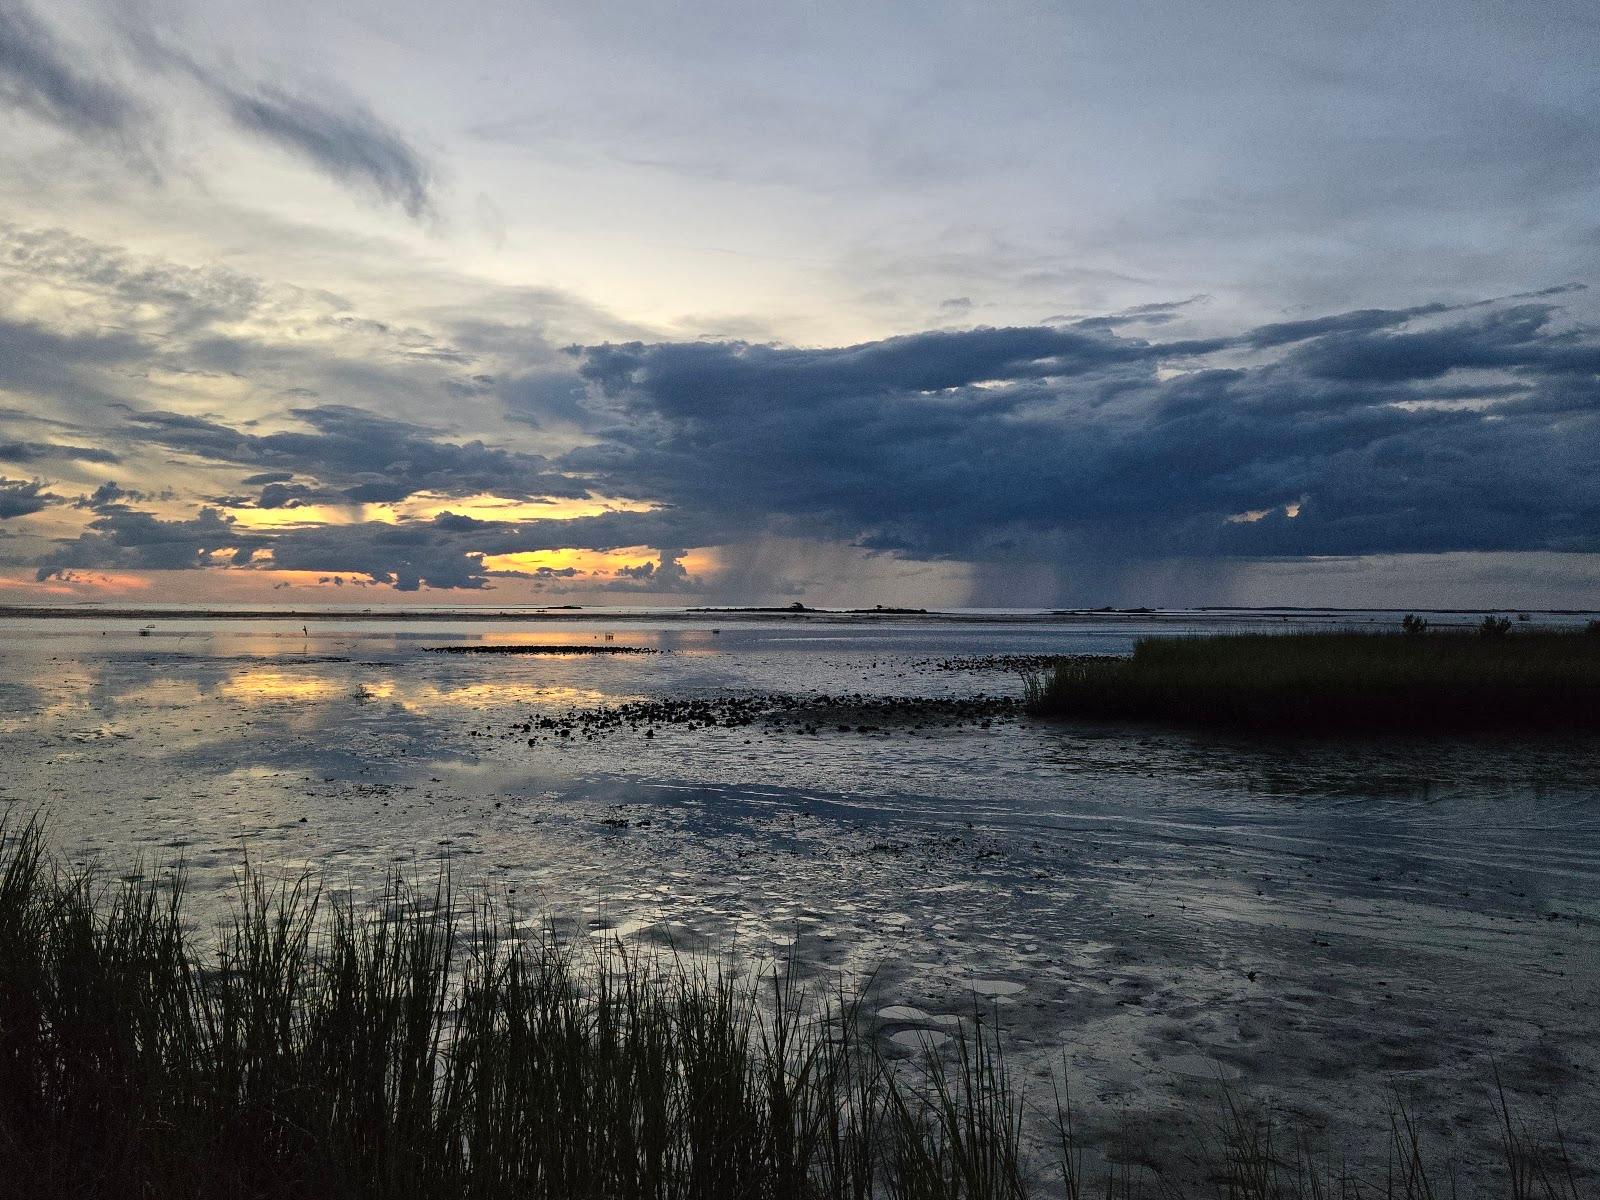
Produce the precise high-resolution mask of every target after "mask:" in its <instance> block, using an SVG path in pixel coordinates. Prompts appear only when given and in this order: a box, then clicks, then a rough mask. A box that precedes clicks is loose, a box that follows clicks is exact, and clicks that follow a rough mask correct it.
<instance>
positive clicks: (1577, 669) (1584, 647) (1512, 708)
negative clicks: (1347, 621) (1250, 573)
mask: <svg viewBox="0 0 1600 1200" xmlns="http://www.w3.org/2000/svg"><path fill="white" fill-rule="evenodd" d="M1419 630H1420V626H1419ZM1027 706H1028V710H1029V711H1030V712H1031V713H1033V714H1034V715H1036V716H1061V717H1087V718H1095V719H1132V720H1161V721H1177V722H1185V723H1203V724H1209V725H1233V726H1240V727H1253V728H1262V729H1281V730H1292V731H1300V732H1318V731H1323V730H1339V729H1356V730H1385V731H1388V730H1393V731H1405V730H1452V729H1458V730H1527V729H1568V730H1572V729H1600V631H1597V630H1595V629H1594V628H1592V627H1591V628H1590V629H1589V630H1575V631H1573V632H1570V633H1569V632H1546V631H1540V632H1527V633H1523V632H1517V633H1508V632H1506V629H1505V627H1504V625H1495V624H1492V623H1490V622H1486V623H1485V626H1484V627H1482V628H1481V629H1480V630H1478V631H1473V632H1443V633H1433V632H1420V631H1419V632H1415V633H1344V632H1329V633H1292V634H1223V635H1218V636H1208V637H1193V638H1145V639H1143V640H1142V641H1140V642H1139V643H1138V644H1137V645H1136V646H1135V647H1134V651H1133V655H1132V657H1130V658H1077V659H1069V660H1066V661H1063V662H1061V663H1058V664H1057V665H1056V666H1055V667H1053V668H1052V670H1051V671H1050V672H1049V673H1048V674H1045V675H1042V676H1038V677H1035V678H1034V679H1032V680H1030V681H1029V684H1028V693H1027Z"/></svg>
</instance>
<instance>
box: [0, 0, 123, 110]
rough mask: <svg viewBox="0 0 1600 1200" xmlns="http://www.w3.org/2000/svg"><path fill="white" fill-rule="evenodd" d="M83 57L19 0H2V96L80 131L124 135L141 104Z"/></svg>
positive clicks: (0, 50) (11, 102)
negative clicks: (87, 65) (86, 66)
mask: <svg viewBox="0 0 1600 1200" xmlns="http://www.w3.org/2000/svg"><path fill="white" fill-rule="evenodd" d="M83 61H84V56H83V55H82V54H75V53H72V52H69V50H68V49H67V47H65V46H64V45H63V44H62V43H61V41H60V40H59V39H58V38H57V37H56V36H55V34H54V33H52V32H51V30H50V29H49V28H48V27H47V26H46V25H45V24H44V23H43V22H41V21H40V20H39V19H38V18H37V17H35V16H34V15H33V13H32V12H30V11H29V10H28V9H27V8H26V7H24V6H23V5H22V4H20V3H18V2H17V0H0V99H3V100H4V101H5V102H6V103H8V104H10V105H12V106H14V107H16V108H20V109H22V110H23V111H25V112H28V113H30V114H32V115H33V116H35V117H37V118H39V119H41V120H44V121H47V122H49V123H51V124H53V125H56V126H58V127H59V128H61V129H64V130H66V131H67V132H69V133H72V134H75V135H77V136H79V137H84V138H93V139H104V138H117V139H126V138H128V137H129V136H130V135H132V134H133V133H134V132H135V131H136V130H137V129H138V128H139V127H140V126H142V125H143V124H144V122H145V120H146V115H145V112H144V110H143V108H142V106H141V105H140V104H138V103H137V102H136V101H135V100H133V99H132V98H131V97H130V96H129V95H127V94H126V93H125V92H124V91H123V90H122V89H121V88H120V87H118V86H117V85H115V84H113V83H111V82H109V81H108V80H107V79H106V78H105V77H104V76H103V75H99V76H97V75H95V74H93V73H91V72H89V71H86V70H84V69H82V68H81V67H80V66H79V65H78V64H80V63H82V62H83Z"/></svg>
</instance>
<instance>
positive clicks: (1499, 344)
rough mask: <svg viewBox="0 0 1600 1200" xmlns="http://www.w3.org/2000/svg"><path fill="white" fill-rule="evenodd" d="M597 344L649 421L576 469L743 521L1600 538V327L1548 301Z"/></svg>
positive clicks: (1476, 545)
mask: <svg viewBox="0 0 1600 1200" xmlns="http://www.w3.org/2000/svg"><path fill="white" fill-rule="evenodd" d="M1474 307H1476V306H1474ZM1276 347H1281V348H1283V349H1284V352H1283V353H1281V354H1280V355H1279V356H1278V357H1276V358H1270V359H1268V360H1266V361H1264V362H1255V363H1253V364H1252V363H1250V362H1248V361H1245V362H1244V363H1242V364H1241V365H1235V366H1227V367H1209V368H1207V367H1205V364H1204V359H1205V357H1206V356H1208V355H1209V356H1220V357H1223V358H1235V359H1237V355H1238V353H1239V352H1241V351H1249V350H1259V349H1262V348H1276ZM580 355H581V359H582V367H581V369H582V371H583V373H584V374H585V376H586V377H587V378H589V379H590V380H591V381H592V382H593V383H595V384H596V385H597V387H598V388H599V389H600V390H601V391H602V392H603V393H604V395H606V396H607V397H609V398H610V399H611V401H612V402H614V403H617V404H620V405H621V406H622V409H623V411H625V412H626V414H627V416H628V418H629V419H628V420H627V421H626V422H618V424H617V425H616V426H615V427H614V428H612V429H610V430H608V431H607V433H606V435H605V436H604V437H603V439H602V440H601V441H600V442H599V443H597V444H595V445H591V446H586V447H584V448H582V449H579V450H575V451H573V452H572V453H570V454H568V455H566V456H565V457H564V458H562V459H560V460H558V461H557V464H556V465H557V466H560V467H565V468H566V469H568V470H583V471H586V472H589V473H591V475H592V477H593V478H594V479H595V480H596V484H597V486H599V487H600V488H601V489H602V490H604V489H606V488H612V487H621V486H622V485H623V483H624V481H626V483H627V484H628V485H629V486H631V487H632V488H633V489H634V491H635V492H636V493H638V494H644V495H648V496H651V497H653V498H655V499H658V500H660V501H663V502H665V503H667V504H669V505H671V506H673V508H674V509H675V510H678V511H685V512H694V513H698V514H701V515H702V516H703V517H707V518H711V519H715V518H717V517H720V518H721V519H722V521H723V523H725V524H737V523H740V522H743V523H745V524H746V525H747V526H749V527H753V528H762V529H766V530H769V531H781V532H786V533H798V534H801V535H806V536H816V537H825V538H844V539H848V540H852V541H855V542H856V543H857V544H859V545H862V546H864V547H867V548H870V549H873V550H878V551H884V552H891V553H895V554H899V555H903V556H907V557H912V558H939V557H949V558H963V559H976V560H979V561H982V560H985V559H991V560H996V561H1000V560H1007V559H1010V558H1016V557H1021V558H1027V557H1030V556H1033V557H1043V558H1047V559H1048V558H1050V557H1052V556H1057V557H1059V558H1060V559H1061V560H1063V561H1067V560H1073V559H1076V560H1077V561H1079V562H1080V563H1090V562H1092V563H1097V564H1106V563H1108V562H1111V561H1113V560H1123V561H1127V560H1137V559H1145V558H1155V557H1170V556H1188V557H1196V558H1199V557H1207V556H1211V557H1228V556H1275V555H1292V556H1315V555H1329V554H1370V553H1404V552H1418V551H1428V552H1434V551H1448V550H1534V549H1559V550H1591V551H1592V550H1600V482H1597V481H1596V478H1595V475H1594V472H1593V471H1592V470H1591V469H1590V467H1589V466H1588V465H1587V464H1588V463H1590V462H1592V461H1595V460H1597V458H1600V387H1597V384H1596V375H1597V372H1600V335H1597V334H1596V332H1595V331H1594V330H1591V329H1587V328H1584V327H1581V326H1573V327H1564V326H1562V325H1561V323H1560V320H1559V311H1558V310H1557V309H1556V308H1554V307H1553V306H1552V305H1551V304H1548V303H1537V304H1513V305H1502V306H1498V307H1494V308H1492V309H1490V310H1488V311H1485V312H1481V313H1476V312H1474V313H1460V312H1458V311H1457V310H1455V309H1448V308H1445V307H1443V306H1436V305H1426V306H1419V307H1414V308H1410V309H1400V310H1392V311H1364V312H1359V313H1346V314H1340V315H1336V316H1334V317H1330V318H1325V319H1320V320H1314V321H1305V322H1297V323H1294V325H1292V326H1286V325H1277V326H1267V327H1263V328H1261V329H1256V330H1252V331H1247V332H1246V333H1245V334H1243V335H1241V336H1238V337H1234V338H1225V339H1215V340H1211V341H1207V342H1199V341H1193V340H1190V341H1181V342H1169V343H1155V342H1148V341H1143V340H1139V339H1134V338H1127V337H1121V336H1117V335H1116V334H1114V333H1113V332H1110V331H1107V330H1105V329H1104V328H1103V327H1102V326H1100V325H1099V324H1098V323H1096V322H1083V323H1079V324H1078V325H1077V326H1073V327H1068V328H1064V329H1044V328H1040V329H1010V330H974V331H971V332H967V333H955V332H953V333H939V334H921V335H916V336H914V337H911V338H897V339H890V340H888V341H885V342H878V343H869V344H866V345H863V346H856V347H849V348H845V349H842V350H822V351H814V350H795V349H788V348H783V347H772V346H748V345H744V344H739V343H705V342H700V343H692V344H663V345H640V344H631V345H624V346H600V347H592V348H586V349H584V350H582V351H581V352H580ZM1196 360H1199V362H1198V365H1199V366H1200V367H1201V368H1202V369H1197V370H1196V369H1190V370H1188V371H1186V372H1185V373H1181V374H1177V375H1175V376H1171V377H1169V375H1168V373H1167V371H1166V370H1164V367H1165V366H1166V364H1169V363H1172V362H1188V363H1190V364H1191V366H1193V365H1196ZM689 544H697V543H689Z"/></svg>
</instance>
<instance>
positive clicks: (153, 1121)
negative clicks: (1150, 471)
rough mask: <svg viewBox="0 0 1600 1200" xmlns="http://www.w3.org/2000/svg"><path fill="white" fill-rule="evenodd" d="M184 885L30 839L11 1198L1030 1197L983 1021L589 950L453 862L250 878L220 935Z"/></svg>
mask: <svg viewBox="0 0 1600 1200" xmlns="http://www.w3.org/2000/svg"><path fill="white" fill-rule="evenodd" d="M0 832H3V831H0ZM183 904H184V902H183V888H182V880H181V878H169V879H167V880H166V881H165V882H163V883H161V884H157V883H156V882H153V881H128V882H124V883H122V884H120V885H116V886H103V885H101V884H100V883H98V882H97V881H96V879H95V877H93V876H90V875H85V874H81V873H79V874H69V873H63V872H62V871H61V870H60V869H59V868H58V867H57V866H56V865H54V864H53V863H52V862H51V861H50V860H49V859H48V857H47V856H46V855H45V854H44V852H43V849H42V846H41V841H40V837H39V831H38V827H37V826H36V825H30V826H29V827H28V828H27V829H25V830H23V831H21V833H20V836H14V837H11V838H10V839H8V844H7V850H6V853H5V861H4V873H3V876H0V1179H3V1180H5V1181H6V1186H7V1187H9V1188H11V1189H15V1190H14V1191H12V1192H10V1193H8V1194H15V1195H27V1196H33V1197H53V1196H73V1197H99V1196H106V1197H112V1196H115V1197H124V1196H161V1197H173V1198H179V1197H196V1198H198V1197H208V1198H209V1197H262V1198H266V1197H273V1198H276V1197H308V1198H309V1197H317V1198H319V1200H321V1198H328V1197H446V1196H448V1197H485V1198H489V1197H493V1198H499V1197H551V1198H562V1200H566V1198H581V1197H593V1198H596V1200H599V1198H602V1197H603V1198H605V1200H614V1198H615V1200H621V1198H628V1197H640V1198H644V1197H662V1198H683V1200H693V1198H697V1197H704V1198H707V1200H710V1198H721V1197H734V1198H739V1197H750V1198H762V1197H818V1198H826V1197H837V1198H840V1200H844V1198H850V1200H865V1198H867V1197H873V1196H885V1197H892V1198H902V1197H903V1198H904V1200H918V1198H921V1197H928V1198H930V1200H931V1198H934V1197H950V1198H958V1197H973V1198H977V1197H996V1198H1007V1200H1009V1198H1013V1197H1021V1196H1023V1195H1024V1194H1025V1190H1026V1183H1025V1179H1024V1172H1023V1166H1022V1151H1021V1148H1020V1128H1021V1125H1020V1111H1021V1109H1020V1099H1019V1098H1018V1097H1017V1095H1016V1094H1015V1093H1014V1091H1013V1089H1012V1087H1011V1084H1010V1083H1009V1081H1008V1080H1007V1078H1006V1077H1005V1074H1004V1070H1003V1068H1002V1067H1001V1065H1000V1062H999V1056H998V1048H997V1046H996V1045H995V1043H994V1040H993V1035H992V1034H991V1033H989V1032H987V1031H985V1030H983V1029H982V1028H981V1027H976V1028H975V1030H974V1031H973V1032H970V1033H969V1034H967V1035H966V1036H965V1037H964V1039H963V1040H962V1051H961V1053H960V1054H959V1055H957V1058H958V1059H959V1060H960V1064H958V1065H957V1066H955V1067H954V1068H952V1069H948V1070H947V1069H946V1067H945V1066H944V1065H943V1063H942V1060H938V1059H935V1058H933V1057H932V1056H930V1057H929V1059H928V1063H927V1067H928V1068H929V1069H928V1070H927V1071H926V1072H917V1071H913V1072H907V1071H905V1070H903V1069H900V1068H896V1067H893V1066H891V1065H890V1064H889V1063H888V1062H887V1061H886V1060H884V1059H883V1058H881V1057H880V1056H879V1055H878V1053H877V1052H876V1050H875V1048H874V1046H875V1043H874V1040H873V1031H872V1030H869V1029H864V1028H863V1027H862V1024H861V1022H860V1021H858V1019H857V1013H856V1006H855V1004H854V1003H853V1002H852V1001H850V1000H848V999H840V1000H838V1001H835V1002H832V1003H822V1004H813V1003H811V1002H810V1001H809V999H808V998H807V997H805V996H804V995H802V994H801V992H800V991H799V989H798V988H796V987H794V986H792V985H791V984H790V983H789V982H788V980H789V978H790V974H789V973H788V972H778V971H771V970H768V971H741V970H739V969H737V967H736V966H734V965H732V964H728V965H724V966H722V967H717V966H708V965H704V964H698V965H697V964H694V963H689V962H685V961H682V960H679V959H676V958H673V957H671V956H660V955H655V956H652V955H650V954H648V953H645V952H639V951H630V950H625V949H623V948H622V947H621V946H620V945H618V944H616V943H612V944H611V945H610V946H609V947H608V948H606V949H598V948H596V947H594V946H593V945H591V944H590V942H589V940H588V939H582V942H581V946H580V947H574V946H573V945H571V944H567V943H563V941H562V940H561V939H559V938H558V937H556V936H555V934H554V933H553V932H551V931H550V930H549V929H548V928H543V929H535V930H533V931H531V932H530V931H529V930H528V928H527V927H526V926H525V925H519V924H518V923H517V922H515V921H514V919H513V918H512V917H511V915H510V914H508V913H506V912H503V911H498V910H496V909H495V908H494V907H493V906H491V905H488V904H486V903H482V904H477V905H468V906H462V905H458V904H457V903H455V901H454V900H453V898H452V895H451V893H450V889H449V886H448V883H447V882H445V883H441V884H439V885H438V886H437V887H435V888H433V889H431V890H430V889H419V888H417V887H416V886H414V885H407V884H406V883H405V882H403V881H402V880H401V879H400V878H399V877H393V878H391V880H390V882H389V884H388V886H387V887H386V888H385V889H384V891H383V892H382V894H381V895H380V896H378V897H377V898H376V899H375V901H374V902H372V903H370V904H358V903H356V902H353V901H350V900H348V899H342V900H341V899H333V900H330V899H329V898H328V897H326V896H325V895H323V894H321V893H320V892H319V891H318V890H316V889H314V888H312V887H311V886H309V885H308V884H307V883H305V882H299V883H283V884H278V885H269V884H268V883H266V882H265V881H263V880H262V879H261V878H260V877H259V876H257V875H252V874H248V873H247V874H246V875H244V876H243V877H242V878H241V881H240V885H239V893H238V896H237V900H236V903H235V905H234V908H233V916H232V919H231V920H230V921H229V922H228V923H227V924H226V925H225V926H224V927H223V928H222V929H221V930H220V931H219V934H218V936H217V937H216V938H215V939H214V940H206V939H196V938H194V936H193V935H192V934H191V933H190V932H189V931H188V929H187V928H186V926H185V922H184V920H183ZM903 1066H904V1064H901V1067H903Z"/></svg>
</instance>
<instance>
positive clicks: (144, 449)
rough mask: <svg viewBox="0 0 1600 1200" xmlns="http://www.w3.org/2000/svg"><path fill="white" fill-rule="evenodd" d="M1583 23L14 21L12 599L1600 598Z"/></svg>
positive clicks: (5, 97)
mask: <svg viewBox="0 0 1600 1200" xmlns="http://www.w3.org/2000/svg"><path fill="white" fill-rule="evenodd" d="M1596 62H1600V10H1596V9H1595V8H1594V6H1593V5H1592V4H1590V3H1587V2H1585V3H1577V2H1571V3H1569V2H1567V0H1549V2H1547V3H1541V4H1537V5H1529V4H1526V3H1513V2H1510V0H1506V2H1497V3H1468V2H1465V0H1461V2H1455V3H1430V2H1427V0H1418V2H1416V3H1412V4H1407V5H1396V4H1392V3H1387V2H1385V3H1374V4H1365V3H1359V2H1352V3H1346V4H1340V5H1331V6H1330V5H1299V4H1294V5H1263V4H1260V3H1257V2H1255V0H1214V2H1211V3H1204V4H1190V5H1175V4H1171V3H1140V2H1138V0H1108V2H1106V3H1099V2H1093V3H1084V2H1067V0H1063V2H1059V3H1047V2H1044V0H1034V2H1031V3H1010V2H1009V0H988V2H985V3H965V2H963V3H956V2H953V0H919V2H917V3H906V4H895V3H880V4H867V5H861V4H842V3H841V4H830V3H810V4H787V3H775V4H763V5H750V4H747V3H740V4H731V3H730V4H723V3H720V2H717V0H702V2H700V3H694V4H671V3H665V2H662V3H655V2H646V0H635V2H633V3H626V4H622V3H609V2H606V0H585V2H583V3H572V4H567V3H537V2H530V0H499V2H495V3H489V2H475V0H461V2H457V3H453V4H449V5H443V4H437V3H432V2H430V3H421V2H417V0H384V2H383V3H375V2H374V3H368V2H366V0H343V2H341V3H339V4H327V3H324V2H318V3H310V2H302V0H275V2H274V3H272V4H268V5H262V4H243V3H233V2H232V0H106V2H103V3H102V2H99V0H51V3H49V4H48V5H47V4H43V3H38V2H34V0H0V130H3V135H0V603H3V602H73V601H81V600H100V601H105V600H116V601H130V600H132V601H136V602H141V603H143V602H154V601H161V602H170V601H192V602H197V603H199V602H204V603H262V602H268V601H270V602H293V603H300V604H304V603H318V602H337V603H359V604H363V605H366V604H378V603H391V604H393V603H400V604H408V603H409V604H417V603H464V604H465V603H478V604H523V603H552V604H558V603H586V604H588V603H673V604H697V603H706V602H722V601H734V602H785V603H786V602H788V601H790V600H795V599H800V600H804V601H805V602H807V603H816V604H873V603H884V604H906V603H924V604H937V605H961V604H970V605H1006V604H1019V605H1049V604H1183V603H1230V602H1232V603H1299V604H1317V603H1343V604H1352V605H1361V604H1385V605H1401V606H1412V605H1415V606H1423V605H1428V604H1440V605H1450V604H1459V605H1501V606H1509V605H1516V606H1530V607H1532V606H1555V607H1592V606H1595V605H1597V604H1600V598H1597V595H1600V471H1597V469H1596V464H1597V463H1600V292H1597V291H1595V290H1591V287H1590V285H1591V284H1593V283H1594V282H1595V281H1596V275H1597V266H1600V202H1597V200H1600V82H1597V77H1596V75H1595V73H1594V70H1593V64H1594V63H1596Z"/></svg>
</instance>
